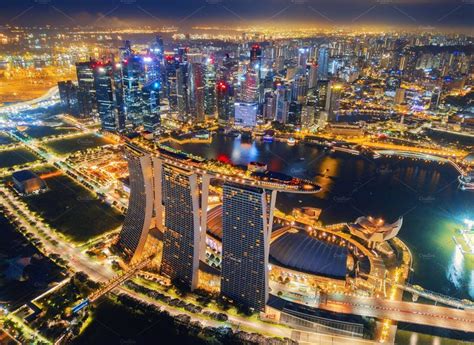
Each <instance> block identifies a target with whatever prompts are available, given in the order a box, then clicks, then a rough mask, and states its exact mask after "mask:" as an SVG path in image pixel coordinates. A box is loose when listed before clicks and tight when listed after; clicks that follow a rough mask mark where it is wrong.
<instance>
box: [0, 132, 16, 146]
mask: <svg viewBox="0 0 474 345" xmlns="http://www.w3.org/2000/svg"><path fill="white" fill-rule="evenodd" d="M14 142H15V140H13V139H12V138H11V137H9V136H8V135H7V134H5V133H1V132H0V146H2V145H10V144H12V143H14Z"/></svg>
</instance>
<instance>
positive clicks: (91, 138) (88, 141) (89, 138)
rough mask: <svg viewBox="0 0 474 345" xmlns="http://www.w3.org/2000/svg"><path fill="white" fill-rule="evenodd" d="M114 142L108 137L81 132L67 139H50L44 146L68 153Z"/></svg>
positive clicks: (63, 153) (60, 152)
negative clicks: (81, 133)
mask: <svg viewBox="0 0 474 345" xmlns="http://www.w3.org/2000/svg"><path fill="white" fill-rule="evenodd" d="M111 144H114V142H113V141H111V140H110V139H107V138H104V137H100V136H97V135H95V134H92V133H90V134H83V135H78V136H75V137H72V138H67V139H58V140H52V141H49V142H48V143H46V144H45V145H44V146H45V147H46V148H47V149H49V150H51V151H54V152H55V153H56V154H59V155H68V154H70V153H73V152H76V151H81V150H86V149H91V148H95V147H99V146H104V145H111Z"/></svg>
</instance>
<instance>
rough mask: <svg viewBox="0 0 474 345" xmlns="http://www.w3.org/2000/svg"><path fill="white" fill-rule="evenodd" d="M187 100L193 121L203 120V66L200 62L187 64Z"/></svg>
mask: <svg viewBox="0 0 474 345" xmlns="http://www.w3.org/2000/svg"><path fill="white" fill-rule="evenodd" d="M188 66H189V69H188V78H189V79H188V83H187V84H188V102H189V106H188V108H189V111H190V115H191V119H192V120H193V122H204V120H205V84H204V73H205V72H204V66H203V64H201V63H189V64H188Z"/></svg>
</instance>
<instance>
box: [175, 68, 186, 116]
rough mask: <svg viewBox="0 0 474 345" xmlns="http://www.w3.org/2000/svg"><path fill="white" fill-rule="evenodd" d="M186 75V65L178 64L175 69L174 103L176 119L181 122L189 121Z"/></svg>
mask: <svg viewBox="0 0 474 345" xmlns="http://www.w3.org/2000/svg"><path fill="white" fill-rule="evenodd" d="M187 75H188V66H187V63H180V64H179V67H178V68H177V69H176V103H177V111H178V119H179V120H181V121H188V120H189V119H188V115H189V108H188V104H189V103H188V85H187V79H188V78H187Z"/></svg>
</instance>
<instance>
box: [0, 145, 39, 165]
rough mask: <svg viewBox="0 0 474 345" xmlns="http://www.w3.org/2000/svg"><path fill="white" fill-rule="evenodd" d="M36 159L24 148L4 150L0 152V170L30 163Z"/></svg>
mask: <svg viewBox="0 0 474 345" xmlns="http://www.w3.org/2000/svg"><path fill="white" fill-rule="evenodd" d="M37 159H38V157H37V156H36V155H35V154H33V153H31V152H30V151H28V150H27V149H24V148H19V149H13V150H6V151H1V152H0V169H3V168H8V167H13V166H15V165H20V164H25V163H31V162H34V161H35V160H37Z"/></svg>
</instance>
